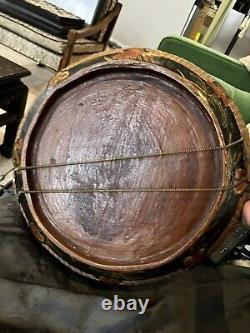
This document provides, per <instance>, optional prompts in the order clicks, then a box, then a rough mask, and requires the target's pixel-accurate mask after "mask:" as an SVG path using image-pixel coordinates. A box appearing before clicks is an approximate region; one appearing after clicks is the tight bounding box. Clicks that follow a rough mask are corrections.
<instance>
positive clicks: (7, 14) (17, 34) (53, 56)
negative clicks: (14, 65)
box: [0, 0, 122, 70]
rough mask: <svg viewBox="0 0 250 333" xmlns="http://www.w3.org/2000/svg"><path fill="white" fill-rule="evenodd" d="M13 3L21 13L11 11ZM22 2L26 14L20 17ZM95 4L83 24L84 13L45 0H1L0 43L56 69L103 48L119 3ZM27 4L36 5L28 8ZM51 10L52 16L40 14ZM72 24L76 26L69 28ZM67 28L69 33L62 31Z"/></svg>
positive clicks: (107, 40) (113, 22)
mask: <svg viewBox="0 0 250 333" xmlns="http://www.w3.org/2000/svg"><path fill="white" fill-rule="evenodd" d="M83 1H84V0H83ZM6 3H7V4H6ZM13 3H14V5H15V6H18V8H19V10H20V13H19V12H18V11H16V13H15V15H14V13H13V8H12V7H11V9H12V11H10V5H11V4H12V5H13ZM24 4H25V15H24V16H23V19H21V17H22V14H23V11H24V8H23V6H24ZM96 5H97V8H96V11H95V16H94V17H93V20H92V21H93V24H89V25H88V24H87V23H86V24H85V26H84V27H82V25H83V20H84V17H82V18H79V17H78V16H76V15H74V14H73V13H68V12H67V11H64V10H63V9H62V8H58V7H56V6H55V5H52V4H50V3H49V2H47V1H44V0H38V1H37V0H36V1H35V0H22V1H19V0H18V1H17V0H11V2H10V3H9V1H6V0H0V43H2V44H4V45H5V46H8V47H10V48H12V49H14V50H16V51H17V52H19V53H22V54H24V55H25V56H27V57H30V58H32V59H34V60H35V61H37V62H38V63H39V64H41V65H45V66H47V67H49V68H52V69H54V70H58V69H59V68H63V67H65V66H66V65H68V64H69V63H70V62H71V61H75V60H78V59H79V58H82V57H83V56H84V55H85V56H86V54H91V53H95V52H100V51H103V50H105V49H106V47H107V45H108V42H109V39H110V37H111V34H112V31H113V28H114V26H115V24H116V21H117V18H118V16H119V14H120V11H121V7H122V6H121V4H119V3H117V0H105V1H101V2H100V1H98V2H97V3H96ZM1 6H2V7H1ZM30 7H34V8H37V7H38V9H37V10H32V11H31V10H30ZM6 8H7V9H6ZM20 8H21V9H20ZM50 11H51V16H50V15H49V14H46V15H45V14H44V15H41V13H43V12H45V13H49V12H50ZM40 12H41V13H40ZM11 13H13V14H12V15H11ZM17 13H19V14H20V15H17ZM28 13H29V15H28ZM39 13H40V14H39ZM38 14H39V15H38ZM79 15H80V16H81V13H79ZM29 16H30V17H29ZM28 17H29V19H28ZM55 17H57V19H55ZM36 18H37V19H36ZM65 20H67V22H68V23H67V24H66V25H65ZM77 20H79V25H78V26H77V24H76V21H77ZM32 22H34V24H33V25H32V24H31V23H32ZM46 22H47V23H46ZM63 22H64V24H62V23H63ZM73 26H75V28H74V29H70V28H72V27H73ZM68 31H69V32H68ZM66 32H68V35H65V33H66Z"/></svg>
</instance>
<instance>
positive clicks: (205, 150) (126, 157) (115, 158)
mask: <svg viewBox="0 0 250 333" xmlns="http://www.w3.org/2000/svg"><path fill="white" fill-rule="evenodd" d="M242 142H243V138H240V139H239V140H237V141H234V142H232V143H230V144H228V145H225V146H219V147H209V148H198V149H187V150H180V151H176V152H161V153H156V154H148V155H139V156H125V157H112V158H107V159H105V158H104V159H96V160H85V161H76V162H64V163H54V164H42V165H30V166H25V167H24V166H21V167H19V168H17V169H16V171H27V170H35V169H49V168H58V167H64V166H75V165H84V164H98V163H108V162H117V161H126V160H136V159H146V158H153V157H167V156H173V155H182V154H190V153H200V152H208V151H216V150H225V149H228V148H231V147H233V146H236V145H238V144H239V143H242Z"/></svg>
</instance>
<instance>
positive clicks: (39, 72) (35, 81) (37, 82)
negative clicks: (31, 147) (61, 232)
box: [0, 45, 55, 184]
mask: <svg viewBox="0 0 250 333" xmlns="http://www.w3.org/2000/svg"><path fill="white" fill-rule="evenodd" d="M0 55H1V56H3V57H5V58H8V59H9V60H11V61H14V62H15V63H17V64H19V65H21V66H23V67H25V68H27V69H29V70H30V71H31V73H32V75H30V76H29V77H27V78H24V79H23V82H24V83H25V84H26V85H27V86H28V87H29V95H28V100H27V106H26V111H25V112H28V110H29V108H30V106H31V105H32V104H33V102H34V100H35V99H36V98H37V96H38V95H39V94H40V93H41V92H42V90H43V89H44V87H45V86H46V84H47V82H48V81H49V80H50V79H51V78H52V77H53V76H54V74H55V72H53V71H52V70H49V69H48V68H46V67H39V66H38V65H37V64H36V63H35V62H34V61H32V60H31V59H28V58H26V57H24V56H23V55H21V54H19V53H17V52H15V51H13V50H11V49H9V48H7V47H5V46H3V45H0ZM4 130H5V128H4V127H0V142H2V139H3V135H4ZM11 168H12V161H11V159H10V160H9V159H6V158H4V157H2V156H1V155H0V174H4V173H6V171H8V170H9V169H11ZM12 177H13V176H12V174H10V175H9V176H8V177H7V179H6V180H5V181H4V182H3V184H4V183H5V182H6V181H9V180H10V179H11V178H12Z"/></svg>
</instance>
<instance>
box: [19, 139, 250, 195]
mask: <svg viewBox="0 0 250 333" xmlns="http://www.w3.org/2000/svg"><path fill="white" fill-rule="evenodd" d="M242 142H243V139H242V138H240V139H239V140H237V141H234V142H232V143H230V144H228V145H225V146H224V147H222V146H219V147H210V148H198V149H187V150H181V151H176V152H161V153H158V154H149V155H140V156H125V157H113V158H108V159H95V160H85V161H76V162H65V163H54V164H43V165H30V166H26V167H19V168H17V169H16V171H28V170H36V169H47V168H49V169H50V168H56V167H64V166H75V165H84V164H95V163H108V162H116V161H126V160H135V159H146V158H153V157H155V158H156V157H167V156H172V155H179V154H189V153H198V152H207V151H216V150H225V149H228V148H231V147H233V146H235V145H238V144H239V143H242ZM246 181H247V179H243V180H242V181H240V182H239V183H237V184H234V185H231V186H228V187H216V188H159V189H157V188H138V189H137V188H135V189H130V188H128V189H126V188H125V189H124V188H123V189H122V188H121V189H118V188H114V189H112V188H73V189H67V188H66V189H40V190H29V189H23V190H21V191H19V192H18V195H22V194H51V193H52V194H53V193H54V194H60V193H64V194H65V193H68V194H78V193H114V194H115V193H172V192H225V191H229V190H231V189H233V188H235V187H237V186H238V185H240V184H242V183H244V182H246Z"/></svg>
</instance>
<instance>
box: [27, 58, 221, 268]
mask: <svg viewBox="0 0 250 333" xmlns="http://www.w3.org/2000/svg"><path fill="white" fill-rule="evenodd" d="M138 67H139V65H138ZM32 135H33V138H32V142H31V143H30V145H29V153H28V158H27V163H28V164H31V165H37V164H38V165H39V164H55V163H62V162H66V163H68V162H74V161H79V160H93V159H102V158H104V159H107V158H114V157H126V156H138V155H148V154H160V153H161V152H175V151H179V150H189V149H196V148H206V147H207V148H208V147H216V146H219V140H218V137H217V133H216V130H215V128H214V125H213V122H212V120H211V118H210V117H209V115H208V113H207V111H206V109H205V108H204V107H203V106H202V105H201V103H200V102H199V101H198V99H196V98H195V97H194V96H193V95H192V94H191V93H190V92H189V91H188V90H187V89H186V88H185V87H183V86H181V84H177V83H176V82H174V81H173V80H171V79H167V78H166V77H163V76H161V75H159V76H157V75H156V74H155V73H151V72H150V71H144V72H143V71H142V70H137V69H136V68H134V69H130V70H128V71H126V70H125V69H124V68H123V69H122V68H121V69H120V70H119V69H117V68H116V71H112V70H111V69H110V70H109V71H106V72H103V73H101V74H100V73H99V74H98V72H97V73H96V74H95V75H92V76H91V77H88V78H85V79H82V80H80V81H79V80H78V81H77V84H75V86H74V87H71V88H70V89H68V90H65V91H64V92H63V93H61V94H60V95H58V96H57V98H56V99H54V101H53V103H50V105H49V106H48V107H47V109H46V113H45V112H44V113H43V115H42V117H40V119H39V122H38V123H37V124H36V126H35V128H34V130H33V134H32ZM222 160H223V158H222V152H221V151H210V152H200V153H192V154H190V153H186V154H180V155H172V156H165V157H158V158H145V159H142V160H137V159H131V160H124V161H115V162H106V163H96V164H86V165H76V166H67V167H57V168H50V169H38V170H33V171H29V172H28V185H29V188H30V189H34V190H40V189H65V188H67V189H78V188H87V189H138V190H140V189H142V188H151V189H159V188H214V187H220V186H221V184H222V179H223V161H222ZM217 198H218V193H217V192H202V193H201V192H194V193H187V192H182V193H180V192H174V193H143V192H142V193H140V192H139V191H138V193H137V192H135V193H81V194H79V193H78V194H74V193H71V194H65V193H64V194H62V193H61V194H55V193H53V194H52V193H51V194H38V195H33V196H32V200H33V204H34V207H35V210H36V214H37V215H38V216H39V219H40V220H41V221H43V224H44V226H45V228H46V229H47V230H48V231H49V233H51V234H52V235H53V237H54V239H56V240H57V241H58V242H60V243H61V244H63V246H65V247H67V248H69V249H70V250H71V251H73V252H74V253H75V254H77V255H78V256H80V257H81V258H82V260H83V261H84V260H87V261H89V262H93V263H95V264H102V265H107V266H108V265H112V266H113V267H117V269H118V270H119V267H123V266H124V267H125V266H126V267H127V269H128V270H129V269H130V268H131V270H132V267H134V266H136V265H151V266H152V267H153V266H154V265H155V266H157V263H158V262H160V261H161V260H168V259H169V260H170V258H171V256H175V254H176V253H177V252H178V251H179V250H180V249H181V248H182V247H183V246H184V244H186V243H187V242H189V241H190V240H191V239H194V238H195V237H196V235H197V234H198V233H199V232H200V230H201V228H202V226H203V224H204V221H206V220H207V219H208V218H209V216H210V213H211V211H212V209H213V207H214V205H215V202H216V200H217Z"/></svg>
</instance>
